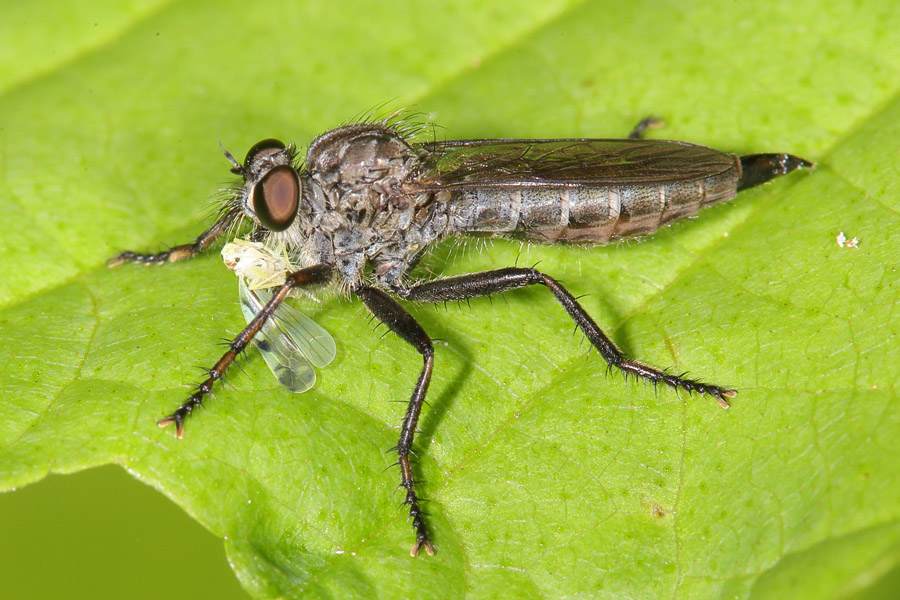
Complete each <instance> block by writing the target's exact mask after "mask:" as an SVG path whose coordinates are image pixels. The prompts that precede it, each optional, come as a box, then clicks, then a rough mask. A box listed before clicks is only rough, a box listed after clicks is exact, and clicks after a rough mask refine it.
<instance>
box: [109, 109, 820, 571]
mask: <svg viewBox="0 0 900 600" xmlns="http://www.w3.org/2000/svg"><path fill="white" fill-rule="evenodd" d="M654 124H656V122H655V121H654V120H652V119H648V120H645V121H642V122H641V124H639V125H638V127H637V128H636V129H635V130H634V131H633V132H632V134H631V135H630V136H629V138H628V139H560V140H456V141H429V142H419V141H415V134H416V131H415V127H411V126H410V125H409V124H407V123H406V122H404V121H403V120H402V119H398V118H388V119H386V120H381V121H375V122H365V123H357V124H352V125H345V126H342V127H338V128H337V129H333V130H331V131H327V132H325V133H323V134H322V135H320V136H318V137H317V138H316V139H314V140H313V141H312V143H311V144H310V145H309V148H308V149H307V151H306V156H305V160H303V159H301V157H300V155H299V152H298V151H297V149H296V148H295V147H294V146H292V145H285V144H283V143H282V142H280V141H278V140H275V139H265V140H262V141H261V142H259V143H257V144H256V145H254V146H253V147H252V148H250V150H249V151H248V152H247V155H246V158H245V159H244V161H243V162H242V163H241V162H238V161H237V160H235V158H234V157H233V156H232V155H231V154H229V153H228V152H227V151H225V150H224V148H223V152H225V156H226V158H227V159H228V160H229V161H230V162H231V164H232V167H233V168H232V169H231V171H232V172H233V173H234V174H236V175H239V176H240V181H239V182H238V183H237V185H236V186H235V187H234V189H233V190H232V191H231V193H230V194H229V195H228V197H227V201H226V202H225V203H224V205H223V207H222V211H221V213H220V216H219V218H218V220H217V221H216V222H215V223H214V224H213V225H212V226H211V227H210V228H209V229H207V230H206V231H205V232H204V233H202V234H201V235H200V236H199V237H198V238H197V239H196V240H195V241H194V242H193V243H191V244H185V245H183V246H176V247H174V248H172V249H170V250H168V251H166V252H161V253H157V254H139V253H134V252H123V253H121V254H119V255H118V256H116V257H115V258H114V259H113V260H112V265H117V264H120V263H123V262H127V261H133V262H137V263H143V264H161V263H166V262H174V261H179V260H184V259H188V258H191V257H194V256H196V255H197V254H199V253H200V252H202V251H203V250H205V249H206V248H208V247H209V246H210V245H211V244H212V243H213V241H214V240H215V239H216V238H218V237H220V236H223V235H225V234H226V233H227V232H228V231H229V230H230V229H231V228H232V227H233V226H234V225H235V223H236V222H238V221H239V220H241V219H242V218H243V217H249V219H250V220H252V223H253V232H252V233H251V238H252V239H253V240H257V241H260V242H262V243H264V244H265V245H266V246H269V247H275V246H282V247H285V248H287V249H288V251H289V252H290V254H291V256H294V257H296V258H297V262H298V263H299V265H300V266H299V268H296V269H293V267H291V269H292V270H289V271H285V272H284V273H285V277H284V279H283V281H281V282H280V285H279V286H278V287H277V288H275V289H274V292H273V293H272V295H271V297H270V298H268V299H266V300H264V297H260V298H259V304H257V305H255V306H253V307H251V308H250V311H249V312H248V313H247V316H248V318H249V322H248V323H247V326H246V328H244V330H243V331H241V333H240V334H238V335H237V336H236V337H235V338H234V339H233V340H232V342H231V343H230V345H229V347H228V350H227V351H226V352H225V354H224V355H223V356H222V357H221V358H220V359H219V361H218V362H216V364H215V365H213V367H212V368H211V369H209V376H208V377H207V378H206V380H205V381H203V382H201V383H200V384H199V386H198V387H197V388H196V390H195V391H194V393H193V394H191V395H190V397H189V398H188V399H187V400H186V401H185V402H184V403H183V404H182V405H181V406H179V407H178V408H177V409H175V411H174V412H173V413H172V414H170V415H169V416H167V417H165V418H163V419H161V420H160V421H159V425H160V426H166V425H169V424H173V423H174V425H175V429H176V435H177V436H178V437H181V436H182V435H183V433H184V423H185V419H186V418H187V417H188V415H190V414H191V413H192V412H193V411H194V409H196V408H197V407H199V406H200V405H201V404H202V403H203V401H204V399H205V398H206V396H207V395H208V394H210V391H211V390H212V388H213V385H214V384H215V382H216V381H217V380H219V379H220V378H221V377H222V375H223V373H225V370H226V369H227V368H228V367H229V365H230V364H231V363H232V362H233V361H234V359H235V357H236V356H237V355H238V354H239V353H240V352H241V351H243V350H244V349H245V347H246V346H247V344H248V343H250V341H251V340H253V339H254V338H255V337H256V336H258V335H260V334H261V333H262V335H263V336H264V337H265V336H266V333H265V332H266V326H267V324H268V323H270V322H271V320H272V319H275V320H278V315H279V312H278V311H279V310H280V306H281V305H282V303H283V301H284V299H285V298H286V297H287V296H288V295H289V294H290V293H292V291H294V290H298V289H312V288H315V287H319V286H324V285H326V284H329V283H332V282H337V283H338V284H339V286H340V287H341V288H342V289H343V291H345V292H346V293H347V294H349V295H351V296H355V297H357V298H359V299H360V300H361V301H362V302H363V303H364V304H365V305H366V307H367V308H368V309H369V311H370V312H371V313H372V314H373V315H374V316H375V317H376V318H377V319H379V320H380V321H382V322H383V323H384V324H385V325H387V327H388V328H389V329H390V330H392V331H393V332H394V333H396V334H397V335H398V336H400V337H401V338H402V339H403V340H404V341H406V342H407V343H408V344H410V345H411V346H412V347H413V348H414V349H415V350H416V351H417V352H418V353H419V354H420V355H421V356H422V361H423V364H422V369H421V371H420V373H419V377H418V380H417V381H416V382H415V384H414V386H413V391H412V395H411V397H410V399H409V403H408V406H407V409H406V414H405V416H404V418H403V421H402V424H401V426H400V436H399V440H398V442H397V446H396V447H395V450H396V451H397V453H398V455H399V460H398V464H399V466H400V482H401V487H402V488H403V489H404V490H405V504H406V505H407V507H408V511H409V518H410V519H411V521H412V526H413V530H414V533H415V541H414V543H413V546H412V550H411V554H412V555H413V556H415V555H417V554H418V553H419V551H420V550H421V549H422V548H424V549H425V550H426V551H427V552H428V553H429V554H432V553H433V552H434V546H433V544H432V541H431V533H430V531H429V527H428V524H427V522H426V518H425V515H424V513H423V512H422V510H421V507H420V499H419V496H418V495H417V492H416V489H417V487H416V480H415V476H414V474H413V466H412V463H411V462H410V453H411V451H412V446H413V439H414V436H415V433H416V425H417V424H418V422H419V416H420V414H421V411H422V406H423V403H424V401H425V396H426V393H427V392H428V385H429V382H430V381H431V374H432V369H433V367H434V360H435V353H434V348H433V345H432V342H431V338H430V337H429V336H428V334H427V333H426V332H425V330H424V329H423V328H422V327H421V326H420V325H419V323H418V322H416V320H415V318H413V316H412V315H410V313H409V312H407V310H406V309H405V308H404V307H403V305H402V304H401V303H400V302H398V299H401V300H405V301H408V302H429V303H443V302H451V301H460V300H467V299H469V298H475V297H478V296H488V295H491V294H498V293H503V292H508V291H511V290H514V289H517V288H521V287H525V286H530V285H540V286H543V287H545V288H547V289H548V290H549V291H550V292H551V293H552V294H553V296H554V297H555V298H556V300H557V301H558V302H559V303H560V304H561V305H562V307H563V309H564V310H565V311H566V313H568V315H569V317H571V319H572V320H573V321H574V322H575V324H576V325H577V327H578V328H580V329H581V330H582V332H583V333H584V335H585V337H587V339H588V340H589V341H590V343H591V344H592V345H593V346H594V347H595V348H596V349H597V350H598V351H599V353H600V356H601V357H602V358H603V360H604V361H606V363H607V365H608V368H610V369H619V370H620V371H622V372H623V373H624V374H625V375H626V376H629V375H630V376H633V377H636V378H641V379H644V380H646V381H649V382H651V383H653V384H654V385H657V384H660V383H662V384H665V385H668V386H670V387H672V388H675V389H682V390H686V391H688V392H699V393H700V394H706V395H708V396H711V397H712V398H714V399H715V400H716V401H717V402H718V403H719V405H720V406H722V407H723V408H727V407H728V398H732V397H734V396H735V394H736V392H735V390H733V389H730V388H727V387H723V386H719V385H713V384H709V383H704V382H701V381H699V380H697V379H690V378H687V377H684V376H679V375H674V374H671V373H668V372H666V371H664V370H661V369H657V368H655V367H652V366H649V365H646V364H644V363H641V362H639V361H637V360H633V359H631V358H629V357H626V356H625V355H624V354H623V353H622V352H621V351H620V350H619V349H618V348H617V347H616V346H615V344H613V342H612V341H611V340H610V339H609V337H607V335H606V334H605V333H604V332H603V331H602V330H601V328H600V327H599V326H598V325H597V323H596V322H595V321H594V320H593V319H592V318H591V317H590V315H588V314H587V312H586V311H585V310H584V308H582V306H581V305H580V304H579V303H578V301H577V300H576V298H575V297H574V296H573V295H572V294H571V293H570V292H569V291H568V290H567V289H566V288H565V287H563V285H562V284H560V283H559V282H558V281H557V280H555V279H554V278H553V277H551V276H549V275H547V274H545V273H542V272H541V271H538V270H537V269H534V268H526V267H507V268H502V269H496V270H492V271H485V272H480V273H471V274H468V275H459V276H454V277H445V278H439V279H435V280H432V281H427V282H425V283H416V284H413V283H411V282H410V280H409V278H408V275H409V272H410V270H411V269H412V268H413V267H414V266H415V265H416V263H418V262H419V260H420V259H421V258H422V256H423V254H424V253H425V252H426V250H427V249H428V248H429V246H431V245H432V244H434V243H435V242H437V241H439V240H441V239H444V238H448V237H459V236H481V237H485V236H486V237H499V238H512V239H518V240H526V241H530V242H536V243H544V244H552V243H557V242H568V243H575V244H605V243H607V242H611V241H616V240H621V239H626V238H633V237H636V236H641V235H647V234H650V233H653V232H654V231H656V230H657V229H658V228H659V227H661V226H663V225H665V224H667V223H670V222H672V221H674V220H676V219H680V218H682V217H686V216H689V215H693V214H695V213H696V212H697V211H698V210H699V209H700V208H702V207H704V206H708V205H711V204H716V203H719V202H724V201H727V200H730V199H732V198H734V197H735V195H736V194H737V193H738V192H739V191H741V190H744V189H746V188H750V187H753V186H756V185H759V184H761V183H764V182H766V181H769V180H771V179H774V178H775V177H779V176H781V175H785V174H787V173H790V172H791V171H794V170H796V169H799V168H802V167H811V166H812V164H811V163H810V162H808V161H806V160H803V159H802V158H798V157H796V156H792V155H790V154H754V155H749V156H741V157H739V156H737V155H734V154H729V153H725V152H720V151H718V150H713V149H711V148H707V147H704V146H698V145H695V144H689V143H685V142H674V141H662V140H643V139H640V135H641V132H642V131H643V130H644V129H646V128H647V127H649V126H653V125H654ZM242 303H243V302H242ZM251 313H252V317H251Z"/></svg>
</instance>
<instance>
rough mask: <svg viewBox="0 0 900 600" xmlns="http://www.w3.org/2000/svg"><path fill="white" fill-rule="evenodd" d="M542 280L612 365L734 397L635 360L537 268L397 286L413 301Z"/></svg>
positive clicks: (723, 397)
mask: <svg viewBox="0 0 900 600" xmlns="http://www.w3.org/2000/svg"><path fill="white" fill-rule="evenodd" d="M535 284H540V285H543V286H546V287H547V288H548V289H549V290H550V291H551V292H553V295H554V296H556V299H557V300H558V301H559V303H560V304H562V306H563V308H565V309H566V312H567V313H569V316H570V317H572V320H573V321H575V323H576V324H577V325H578V327H579V328H580V329H581V331H583V332H584V334H585V336H587V338H588V340H590V342H591V344H593V346H594V347H595V348H597V350H599V351H600V355H601V356H602V357H603V360H605V361H606V363H607V364H608V365H609V366H610V367H615V368H617V369H619V370H621V371H622V372H623V373H625V374H626V375H634V376H635V377H640V378H642V379H646V380H647V381H650V382H652V383H653V384H654V385H656V384H659V383H664V384H666V385H668V386H671V387H673V388H675V389H678V388H681V389H683V390H687V391H688V392H699V393H701V394H709V395H710V396H712V397H714V398H715V399H716V400H717V401H718V402H719V405H720V406H721V407H722V408H728V406H729V405H728V400H726V398H733V397H734V396H735V395H736V394H737V392H735V390H731V389H727V388H723V387H719V386H717V385H709V384H706V383H701V382H700V381H697V380H695V379H685V378H684V377H679V376H677V375H672V374H669V373H666V372H664V371H661V370H659V369H656V368H654V367H651V366H649V365H645V364H643V363H640V362H638V361H636V360H631V359H629V358H627V357H626V356H625V355H624V354H623V353H622V351H621V350H619V349H618V348H616V346H615V344H613V343H612V341H611V340H610V339H609V338H608V337H607V336H606V334H604V333H603V331H602V330H601V329H600V327H598V326H597V324H596V323H595V322H594V320H593V319H591V317H590V315H588V314H587V311H585V310H584V308H582V307H581V305H580V304H578V301H577V300H575V297H574V296H572V294H571V293H569V291H568V290H567V289H566V288H564V287H563V286H562V285H561V284H560V283H559V282H558V281H556V280H555V279H553V278H552V277H550V276H549V275H544V274H543V273H541V272H540V271H537V270H536V269H529V268H520V267H509V268H506V269H497V270H495V271H484V272H482V273H472V274H469V275H459V276H457V277H447V278H445V279H438V280H436V281H430V282H427V283H423V284H420V285H417V286H414V287H411V288H400V289H397V290H396V292H397V294H398V295H399V296H400V297H402V298H405V299H407V300H412V301H414V302H452V301H457V300H466V299H468V298H475V297H477V296H488V295H490V294H497V293H502V292H507V291H509V290H514V289H516V288H520V287H524V286H526V285H535Z"/></svg>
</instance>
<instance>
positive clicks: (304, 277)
mask: <svg viewBox="0 0 900 600" xmlns="http://www.w3.org/2000/svg"><path fill="white" fill-rule="evenodd" d="M331 275H332V269H331V267H329V266H326V265H318V266H315V267H309V268H306V269H301V270H299V271H295V272H294V273H291V274H290V275H288V276H287V278H286V280H285V282H284V284H283V285H282V286H281V287H280V288H278V291H277V292H275V294H274V295H273V296H272V299H271V300H269V301H268V302H267V303H266V305H265V306H264V307H263V308H262V310H260V311H259V313H258V314H257V315H256V316H255V317H254V318H253V320H252V321H250V322H249V323H248V324H247V326H246V327H245V328H244V330H243V331H241V332H240V333H239V334H238V335H237V337H235V338H234V339H233V340H232V341H231V343H230V344H229V346H228V351H227V352H226V353H225V354H224V355H222V358H220V359H219V360H218V362H216V364H215V365H213V367H212V368H211V369H209V371H208V373H209V377H208V378H207V379H206V381H204V382H203V383H201V384H200V385H198V386H197V391H195V392H194V393H193V394H191V396H190V398H188V399H187V401H186V402H185V403H184V404H182V405H181V406H179V407H178V408H177V409H175V412H173V413H172V414H171V415H169V416H168V417H165V418H162V419H160V420H159V421H158V422H157V424H158V425H159V426H160V427H165V426H167V425H169V424H170V423H175V437H178V438H181V437H182V436H183V435H184V420H185V418H186V417H187V416H188V415H189V414H191V413H192V412H193V411H194V409H195V408H197V407H199V406H201V405H202V404H203V397H204V396H206V395H207V394H209V393H210V392H211V391H212V386H213V384H214V383H215V382H216V381H217V380H218V379H221V377H222V375H223V374H224V373H225V370H226V369H227V368H228V367H229V366H230V365H231V363H232V362H234V359H235V358H237V355H238V354H240V353H241V352H243V350H244V348H246V347H247V344H249V343H250V340H252V339H253V336H254V335H256V334H257V333H258V332H259V330H260V329H262V326H263V324H264V323H265V322H266V319H268V318H269V317H271V316H272V314H273V313H274V312H275V309H277V308H278V305H279V304H281V302H282V301H283V300H284V299H285V298H286V297H287V295H288V294H289V293H290V291H291V290H292V289H293V288H295V287H300V286H305V285H321V284H324V283H327V282H328V280H329V279H331Z"/></svg>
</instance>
